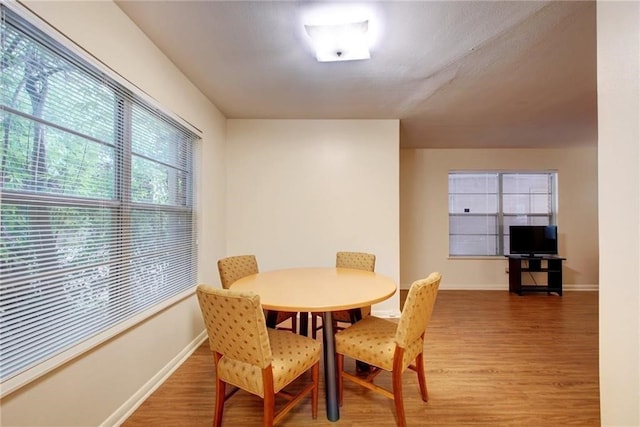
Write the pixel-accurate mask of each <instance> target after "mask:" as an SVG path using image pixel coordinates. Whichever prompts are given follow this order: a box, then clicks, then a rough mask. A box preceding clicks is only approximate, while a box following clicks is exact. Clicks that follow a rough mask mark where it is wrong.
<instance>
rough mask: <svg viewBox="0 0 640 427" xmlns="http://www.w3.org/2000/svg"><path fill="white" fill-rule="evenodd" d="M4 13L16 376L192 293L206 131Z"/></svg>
mask: <svg viewBox="0 0 640 427" xmlns="http://www.w3.org/2000/svg"><path fill="white" fill-rule="evenodd" d="M1 13H2V17H1V25H2V27H1V31H2V36H1V40H2V50H1V52H0V55H1V56H0V70H1V76H0V78H1V84H2V90H1V92H0V100H1V107H2V118H1V123H0V135H1V138H2V143H1V144H2V151H1V153H2V156H1V163H0V172H1V175H0V197H1V199H0V200H1V205H0V232H1V239H0V279H1V280H0V282H1V283H0V330H1V331H2V334H1V335H0V380H1V381H5V380H6V379H8V378H11V377H13V376H15V375H17V374H19V373H21V372H23V371H24V370H26V369H28V368H30V367H32V366H34V365H37V364H38V363H41V362H42V361H44V360H47V359H48V358H51V357H52V356H54V355H56V354H59V353H60V352H62V351H65V350H67V349H69V348H71V347H73V346H74V345H77V344H78V343H80V342H82V341H83V340H87V339H88V338H90V337H93V336H95V335H96V334H98V333H100V332H102V331H105V330H106V329H108V328H111V327H113V326H114V325H116V324H118V323H119V322H123V321H124V320H126V319H129V318H131V317H133V316H135V315H138V314H139V313H141V312H143V311H145V310H147V309H149V308H150V307H153V306H154V305H157V304H158V303H160V302H162V301H165V300H166V299H168V298H170V297H172V296H174V295H177V294H179V293H181V292H183V291H185V290H187V289H191V288H193V286H194V285H195V282H196V260H197V254H196V227H195V221H194V203H195V200H194V188H193V164H194V159H193V156H194V148H195V144H196V143H197V140H198V137H197V135H196V134H194V133H193V132H192V131H190V130H189V129H187V128H186V127H184V126H182V125H181V124H180V123H178V122H177V121H175V120H173V119H172V117H171V116H170V115H169V114H166V113H164V112H162V111H160V110H159V109H158V108H156V107H155V106H151V105H149V104H148V103H146V102H145V100H144V99H143V97H142V96H140V95H139V94H136V93H134V92H133V91H131V90H130V89H128V88H125V87H124V86H122V85H120V84H119V83H118V82H117V81H116V80H115V79H112V78H110V77H109V75H108V74H107V73H106V72H104V71H102V70H100V69H98V68H97V67H95V66H93V65H92V64H89V63H87V61H84V60H83V59H82V58H80V57H79V56H76V55H74V54H73V52H72V51H70V50H68V49H66V48H65V46H62V45H61V44H60V43H58V42H56V41H55V40H53V39H51V38H49V37H48V36H47V35H45V34H44V33H42V32H41V31H39V30H38V29H37V28H35V27H34V26H33V25H31V24H30V23H29V22H27V21H26V20H24V19H22V18H21V17H20V16H19V15H18V14H17V13H16V12H15V11H13V10H10V9H8V8H6V7H5V6H4V5H2V11H1Z"/></svg>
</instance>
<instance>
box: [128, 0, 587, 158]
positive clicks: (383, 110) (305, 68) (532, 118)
mask: <svg viewBox="0 0 640 427" xmlns="http://www.w3.org/2000/svg"><path fill="white" fill-rule="evenodd" d="M117 4H118V5H119V6H120V8H121V9H122V10H123V11H124V12H125V13H126V14H127V15H128V16H129V17H130V18H131V19H132V20H133V21H134V22H135V23H136V24H137V25H138V26H139V27H140V28H141V29H142V31H144V32H145V33H146V34H147V36H148V37H149V38H150V39H151V40H152V41H153V42H154V43H155V44H156V45H157V46H158V47H159V48H160V49H161V50H162V51H163V52H165V54H166V55H167V56H168V57H169V58H170V59H171V60H172V61H173V62H174V63H175V64H176V65H177V66H178V67H179V68H180V69H181V70H182V72H184V74H185V75H187V77H188V78H189V79H191V81H192V82H193V83H194V84H195V85H196V86H197V87H198V88H199V89H200V90H201V91H202V92H203V93H204V94H205V95H206V96H207V97H208V98H209V99H210V100H211V101H212V102H213V103H214V104H215V105H216V106H217V107H218V108H219V109H220V110H221V111H222V113H223V114H224V115H225V116H226V117H228V118H266V119H276V118H279V119H302V118H307V119H309V118H310V119H400V123H401V132H402V133H401V146H402V147H443V148H444V147H455V148H472V147H482V148H490V147H496V148H497V147H567V146H581V145H595V144H596V140H597V100H596V96H597V95H596V10H595V9H596V7H595V2H594V1H543V2H526V1H486V2H485V1H380V2H361V3H359V4H358V5H359V6H360V7H362V8H365V9H366V10H367V11H368V12H367V13H369V16H368V18H369V19H370V21H369V26H370V29H371V30H372V31H374V30H375V29H378V30H379V38H378V42H377V43H376V44H375V45H374V46H373V47H372V49H371V59H370V60H367V61H351V62H333V63H319V62H317V61H316V60H315V57H314V54H313V52H312V50H311V48H310V46H309V43H308V39H307V35H306V33H305V32H304V27H303V24H304V23H305V22H304V20H305V19H308V15H309V14H310V13H313V12H314V11H322V10H324V9H326V8H328V7H330V6H336V5H337V6H342V7H345V6H351V7H356V6H358V5H354V4H352V3H347V2H344V1H342V2H326V1H325V2H315V1H224V2H222V1H185V0H182V1H177V0H174V1H126V0H117Z"/></svg>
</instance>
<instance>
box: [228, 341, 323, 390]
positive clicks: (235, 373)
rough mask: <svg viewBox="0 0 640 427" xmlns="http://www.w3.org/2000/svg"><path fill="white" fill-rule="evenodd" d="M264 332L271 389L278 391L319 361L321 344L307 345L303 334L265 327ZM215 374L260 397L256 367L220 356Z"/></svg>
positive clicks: (258, 373)
mask: <svg viewBox="0 0 640 427" xmlns="http://www.w3.org/2000/svg"><path fill="white" fill-rule="evenodd" d="M267 334H268V335H269V343H270V345H271V357H272V359H271V368H272V370H273V391H274V392H276V393H278V392H279V391H280V390H282V389H283V388H285V387H286V386H287V385H289V384H290V383H291V382H293V380H295V379H296V378H298V377H299V376H300V375H301V374H302V373H304V372H305V371H308V370H309V369H310V368H311V367H312V366H313V364H314V363H315V362H316V361H317V360H319V358H320V351H321V349H322V346H321V344H320V343H319V342H317V341H316V342H315V344H311V343H310V342H309V339H308V338H306V337H303V336H300V335H296V334H290V333H286V332H284V331H278V330H275V329H267ZM217 373H218V375H219V377H220V379H221V380H222V381H224V382H226V383H228V384H232V385H234V386H236V387H238V388H241V389H243V390H246V391H248V392H250V393H253V394H255V395H257V396H260V397H264V382H263V381H262V369H260V367H258V366H256V365H252V364H250V363H246V362H242V361H239V360H235V359H231V358H228V357H223V358H221V359H220V361H219V363H218V367H217Z"/></svg>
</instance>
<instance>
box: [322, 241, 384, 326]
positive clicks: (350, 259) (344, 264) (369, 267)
mask: <svg viewBox="0 0 640 427" xmlns="http://www.w3.org/2000/svg"><path fill="white" fill-rule="evenodd" d="M336 267H337V268H353V269H356V270H364V271H374V270H375V268H376V256H375V255H374V254H368V253H364V252H338V253H336ZM370 313H371V306H370V305H369V306H366V307H362V308H360V314H361V315H360V318H364V317H365V316H368V315H369V314H370ZM331 316H332V318H333V326H334V328H333V330H334V331H337V330H341V329H344V328H342V327H340V326H339V325H338V323H349V324H351V323H353V321H354V320H356V319H353V318H352V313H351V312H350V311H349V310H339V311H333V312H331ZM318 319H320V320H322V313H312V317H311V336H312V337H313V338H315V337H316V335H317V331H319V330H320V329H322V324H320V325H318Z"/></svg>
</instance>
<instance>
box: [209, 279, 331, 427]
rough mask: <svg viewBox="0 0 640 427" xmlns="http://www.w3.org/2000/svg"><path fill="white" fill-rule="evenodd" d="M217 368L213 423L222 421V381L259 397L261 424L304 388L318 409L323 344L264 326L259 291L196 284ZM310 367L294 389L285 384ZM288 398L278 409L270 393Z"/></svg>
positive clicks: (299, 397) (274, 419)
mask: <svg viewBox="0 0 640 427" xmlns="http://www.w3.org/2000/svg"><path fill="white" fill-rule="evenodd" d="M196 293H197V296H198V303H199V304H200V310H201V311H202V317H203V318H204V323H205V325H206V328H207V334H208V337H209V346H210V348H211V351H212V352H213V359H214V363H215V372H216V399H215V409H214V415H213V425H214V426H221V425H222V417H223V409H224V404H225V401H226V400H227V399H228V398H230V397H231V395H227V396H225V388H226V385H227V384H230V385H232V386H235V387H237V388H239V389H242V390H245V391H247V392H249V393H252V394H254V395H257V396H259V397H261V398H262V399H263V408H264V415H263V426H265V427H266V426H272V425H274V424H276V423H278V422H279V421H280V420H282V418H283V417H284V416H285V415H286V414H287V413H288V412H289V411H290V410H291V409H292V408H293V407H294V406H295V405H296V404H297V403H298V402H300V400H302V399H303V398H304V397H305V396H307V395H308V394H311V415H312V417H313V418H314V419H315V418H316V417H317V415H318V383H319V380H318V378H319V375H318V374H319V366H320V365H319V362H320V352H321V350H322V348H321V347H322V346H321V344H320V343H319V342H317V341H316V340H314V339H311V338H307V337H303V336H301V335H297V334H291V333H289V332H285V331H281V330H276V329H271V328H267V326H266V324H265V318H264V312H263V311H262V308H261V306H260V297H259V296H258V295H257V294H255V293H252V292H242V291H234V290H232V289H219V288H214V287H212V286H208V285H199V286H198V288H197V291H196ZM309 370H310V371H311V383H310V384H307V385H305V386H304V387H303V388H302V390H300V391H299V392H298V393H297V394H295V395H291V394H290V393H287V392H286V391H285V390H284V388H285V387H286V386H288V385H289V384H291V383H292V382H293V381H294V380H296V379H297V378H298V377H300V376H301V375H302V374H303V373H305V372H308V371H309ZM278 396H280V397H284V398H285V399H286V400H288V402H287V403H286V404H285V406H284V407H283V408H282V409H280V410H279V411H278V412H277V413H276V412H275V398H276V397H278Z"/></svg>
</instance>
